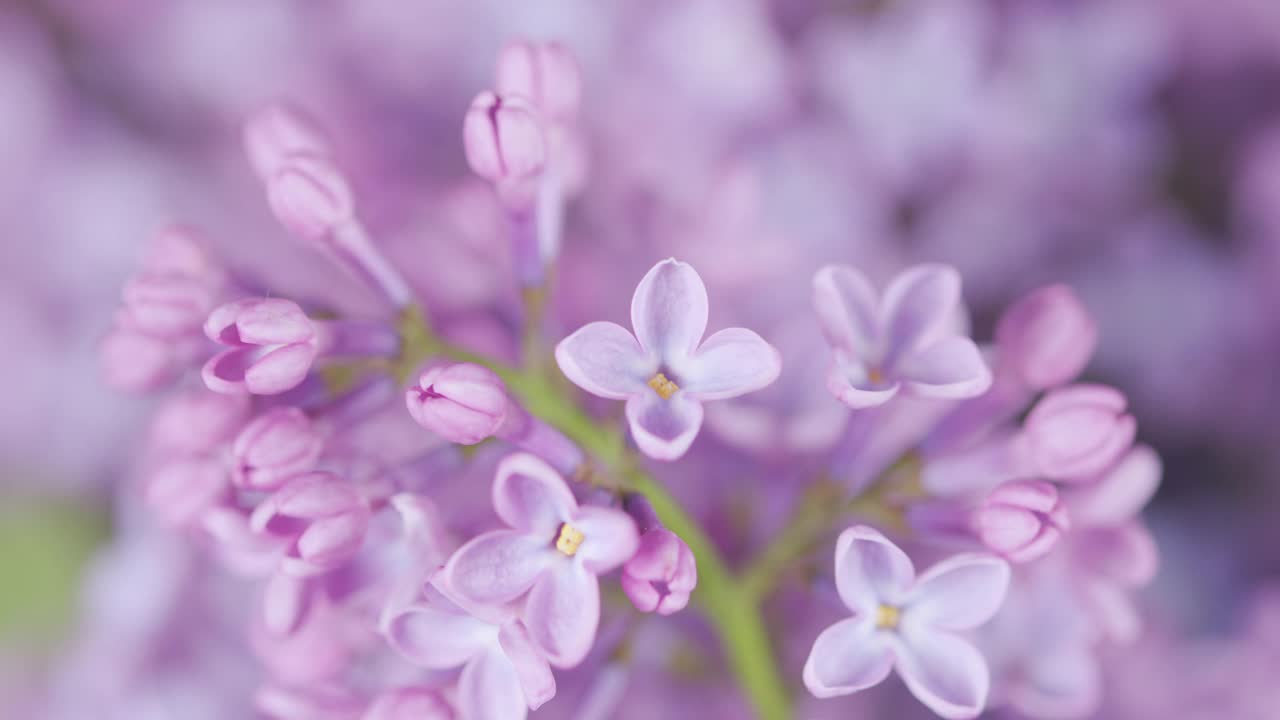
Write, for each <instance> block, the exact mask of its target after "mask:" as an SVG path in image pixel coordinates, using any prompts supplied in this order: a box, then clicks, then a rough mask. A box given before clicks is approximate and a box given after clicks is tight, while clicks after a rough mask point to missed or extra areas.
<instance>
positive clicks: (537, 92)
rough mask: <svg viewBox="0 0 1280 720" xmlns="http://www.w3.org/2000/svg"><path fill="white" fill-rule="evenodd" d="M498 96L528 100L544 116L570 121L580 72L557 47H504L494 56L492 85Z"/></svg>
mask: <svg viewBox="0 0 1280 720" xmlns="http://www.w3.org/2000/svg"><path fill="white" fill-rule="evenodd" d="M495 84H496V85H497V90H498V93H499V94H500V95H503V96H508V95H519V96H522V97H525V98H528V99H529V101H530V102H532V103H533V104H534V105H535V106H536V107H537V108H538V109H539V110H540V111H541V112H542V114H543V115H544V116H546V117H547V118H548V119H550V120H554V121H557V122H565V121H571V120H573V119H574V118H575V117H576V116H577V114H578V106H579V104H580V103H581V100H582V71H581V70H580V69H579V68H578V61H577V60H576V59H574V57H573V54H572V53H570V52H569V51H568V50H567V49H566V48H565V47H564V46H563V45H561V44H560V43H555V42H551V43H529V42H523V41H516V42H511V43H507V45H506V46H505V47H503V48H502V50H501V52H499V53H498V68H497V78H496V83H495Z"/></svg>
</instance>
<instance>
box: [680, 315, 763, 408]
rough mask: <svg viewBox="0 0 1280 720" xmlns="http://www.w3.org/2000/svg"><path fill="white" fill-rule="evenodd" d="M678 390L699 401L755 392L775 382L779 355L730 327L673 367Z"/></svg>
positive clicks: (748, 332)
mask: <svg viewBox="0 0 1280 720" xmlns="http://www.w3.org/2000/svg"><path fill="white" fill-rule="evenodd" d="M672 369H673V370H674V371H675V373H676V374H677V375H678V376H679V378H680V381H681V383H682V384H681V386H680V387H681V389H682V390H684V391H685V392H687V393H689V394H690V395H692V396H693V397H695V398H698V399H700V400H723V399H725V398H731V397H737V396H739V395H743V394H746V393H749V392H754V391H756V390H759V389H761V388H763V387H766V386H768V385H770V384H771V383H773V381H774V380H777V379H778V375H779V374H780V373H781V372H782V355H781V354H779V353H778V350H777V348H775V347H773V346H772V345H770V344H769V343H767V342H765V341H764V339H763V338H761V337H760V336H759V335H757V334H756V333H754V332H752V331H751V330H747V329H746V328H729V329H727V330H721V331H720V332H717V333H715V334H714V335H712V336H711V337H709V338H707V341H706V342H704V343H702V345H701V346H699V347H698V350H697V352H695V353H694V354H693V355H692V356H691V357H690V358H689V359H688V360H687V361H685V362H681V363H679V364H676V365H673V366H672Z"/></svg>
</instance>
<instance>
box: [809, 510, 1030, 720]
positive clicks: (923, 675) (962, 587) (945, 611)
mask: <svg viewBox="0 0 1280 720" xmlns="http://www.w3.org/2000/svg"><path fill="white" fill-rule="evenodd" d="M1009 575H1010V573H1009V565H1008V564H1007V563H1005V561H1003V560H1001V559H999V558H996V557H992V556H989V555H973V554H965V555H956V556H954V557H951V558H949V559H947V560H944V561H942V562H940V563H938V564H937V565H934V566H933V567H932V568H930V569H929V570H927V571H925V573H924V574H923V575H921V576H920V577H919V579H917V578H916V573H915V568H914V567H913V566H912V564H911V559H910V558H908V557H907V554H906V553H904V552H903V551H902V550H901V549H899V548H898V547H897V546H896V545H894V544H893V543H892V542H890V541H889V540H888V539H886V538H885V537H884V536H883V535H881V534H880V533H879V532H877V531H875V530H873V529H871V528H869V527H865V526H857V527H852V528H849V529H848V530H845V531H844V532H843V533H841V535H840V539H839V540H838V541H837V542H836V566H835V576H836V589H837V591H838V592H839V593H840V599H841V600H843V601H844V604H845V605H846V606H848V608H849V609H850V610H852V611H853V613H854V615H853V617H851V618H849V619H847V620H841V621H840V622H838V623H836V624H834V625H832V626H831V627H829V628H827V629H826V630H824V631H823V632H822V634H821V635H819V636H818V639H817V640H816V641H814V643H813V649H812V650H811V651H810V652H809V659H808V661H807V662H806V663H805V667H804V683H805V686H806V687H808V688H809V692H811V693H813V694H814V695H815V696H817V697H820V698H828V697H835V696H838V695H847V694H849V693H853V692H857V691H859V690H864V689H866V688H869V687H871V686H873V685H876V684H878V683H880V682H881V681H882V680H884V679H885V678H886V677H888V675H889V671H890V670H892V669H893V668H894V667H897V669H898V674H899V675H900V676H901V677H902V680H903V681H904V682H905V683H906V685H907V688H908V689H909V690H911V693H912V694H913V695H915V696H916V698H917V699H919V700H920V702H922V703H924V704H925V705H928V706H929V708H930V709H931V710H933V711H934V712H936V713H938V714H939V715H941V716H942V717H944V718H950V719H957V718H973V717H977V716H978V714H979V713H981V712H982V710H983V707H984V706H985V705H986V700H987V691H988V689H989V688H990V684H991V679H990V674H989V672H988V670H987V663H986V660H985V659H983V657H982V655H981V654H980V653H979V652H978V650H977V649H976V648H975V647H974V646H973V645H972V644H970V643H969V641H967V640H965V639H964V638H962V637H961V636H960V635H959V634H958V633H959V632H960V631H964V630H970V629H972V628H975V627H977V626H979V625H981V624H982V623H984V622H986V621H987V620H989V619H990V618H991V617H992V616H993V615H994V614H995V613H996V611H997V610H999V609H1000V605H1001V603H1003V602H1004V596H1005V592H1006V591H1007V590H1008V587H1009Z"/></svg>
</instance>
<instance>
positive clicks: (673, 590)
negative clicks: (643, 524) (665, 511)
mask: <svg viewBox="0 0 1280 720" xmlns="http://www.w3.org/2000/svg"><path fill="white" fill-rule="evenodd" d="M697 584H698V567H697V563H696V562H695V560H694V557H693V551H692V550H690V549H689V546H688V545H686V544H685V542H684V541H683V540H681V539H680V537H679V536H678V535H676V534H675V533H673V532H671V531H670V530H667V529H666V528H657V529H654V530H650V531H649V532H647V533H645V534H644V536H643V537H641V538H640V549H639V550H638V551H636V554H635V556H633V557H632V558H631V559H630V560H628V561H627V564H626V565H624V566H623V568H622V589H623V591H625V592H626V593H627V597H629V598H631V604H632V605H635V607H636V609H637V610H639V611H640V612H655V611H656V612H657V613H658V614H659V615H671V614H672V613H675V612H678V611H680V610H683V609H684V607H685V606H686V605H688V604H689V594H690V593H692V592H693V589H694V587H696V586H697Z"/></svg>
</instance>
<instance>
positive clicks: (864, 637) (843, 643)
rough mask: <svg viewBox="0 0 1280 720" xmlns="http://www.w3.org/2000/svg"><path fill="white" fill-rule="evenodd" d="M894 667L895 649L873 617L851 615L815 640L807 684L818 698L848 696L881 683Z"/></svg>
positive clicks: (805, 673) (808, 664) (807, 661)
mask: <svg viewBox="0 0 1280 720" xmlns="http://www.w3.org/2000/svg"><path fill="white" fill-rule="evenodd" d="M892 669H893V652H892V651H891V650H890V647H889V644H888V643H887V642H886V641H885V639H884V636H883V634H881V633H877V632H876V629H875V624H874V623H873V622H871V620H870V618H849V619H847V620H841V621H840V622H838V623H836V624H835V625H832V626H831V627H829V628H827V629H826V630H823V631H822V634H821V635H819V636H818V639H817V640H815V641H814V642H813V649H812V650H810V651H809V659H808V660H806V661H805V664H804V685H805V687H807V688H809V692H811V693H813V695H814V697H819V698H830V697H836V696H838V695H848V694H849V693H854V692H857V691H859V690H865V689H867V688H869V687H871V686H873V685H878V684H880V682H882V681H883V680H884V679H885V678H886V677H888V676H889V671H891V670H892Z"/></svg>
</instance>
